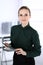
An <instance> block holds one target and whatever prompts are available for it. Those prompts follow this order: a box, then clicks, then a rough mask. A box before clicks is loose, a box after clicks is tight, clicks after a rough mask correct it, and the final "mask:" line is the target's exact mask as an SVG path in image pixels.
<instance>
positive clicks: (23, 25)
mask: <svg viewBox="0 0 43 65" xmlns="http://www.w3.org/2000/svg"><path fill="white" fill-rule="evenodd" d="M28 24H29V23H25V24H21V25H22V27H26V26H27V25H28Z"/></svg>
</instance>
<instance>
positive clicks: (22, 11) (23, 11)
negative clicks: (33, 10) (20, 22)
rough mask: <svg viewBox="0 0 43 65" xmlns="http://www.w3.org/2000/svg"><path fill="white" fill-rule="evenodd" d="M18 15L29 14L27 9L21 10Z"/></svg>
mask: <svg viewBox="0 0 43 65" xmlns="http://www.w3.org/2000/svg"><path fill="white" fill-rule="evenodd" d="M19 13H29V11H28V10H27V9H21V10H20V11H19Z"/></svg>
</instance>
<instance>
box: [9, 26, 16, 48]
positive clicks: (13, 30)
mask: <svg viewBox="0 0 43 65" xmlns="http://www.w3.org/2000/svg"><path fill="white" fill-rule="evenodd" d="M14 35H15V29H14V27H11V37H10V40H11V47H13V48H14V46H15V43H14V42H15V36H14Z"/></svg>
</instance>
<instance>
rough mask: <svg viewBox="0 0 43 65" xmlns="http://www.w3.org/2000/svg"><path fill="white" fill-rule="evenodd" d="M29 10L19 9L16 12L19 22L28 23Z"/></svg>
mask: <svg viewBox="0 0 43 65" xmlns="http://www.w3.org/2000/svg"><path fill="white" fill-rule="evenodd" d="M30 17H31V16H30V15H29V11H28V10H27V9H21V10H20V11H19V14H18V18H19V21H20V23H22V24H25V23H28V21H29V19H30Z"/></svg>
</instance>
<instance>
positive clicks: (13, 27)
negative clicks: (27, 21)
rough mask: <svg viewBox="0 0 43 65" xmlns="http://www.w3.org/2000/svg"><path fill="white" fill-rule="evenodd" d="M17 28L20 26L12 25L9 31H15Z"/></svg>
mask: <svg viewBox="0 0 43 65" xmlns="http://www.w3.org/2000/svg"><path fill="white" fill-rule="evenodd" d="M19 27H20V25H14V26H12V27H11V29H17V28H19Z"/></svg>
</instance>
